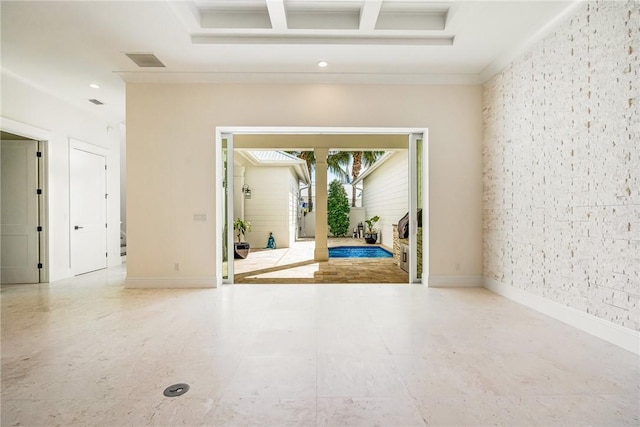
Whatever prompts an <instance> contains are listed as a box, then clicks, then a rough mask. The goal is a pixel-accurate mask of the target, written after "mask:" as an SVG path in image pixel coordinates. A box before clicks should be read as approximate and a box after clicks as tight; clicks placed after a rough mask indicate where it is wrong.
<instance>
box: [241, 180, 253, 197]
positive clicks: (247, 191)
mask: <svg viewBox="0 0 640 427" xmlns="http://www.w3.org/2000/svg"><path fill="white" fill-rule="evenodd" d="M242 192H243V193H244V198H245V199H250V198H251V189H250V188H249V186H248V185H247V184H245V185H243V186H242Z"/></svg>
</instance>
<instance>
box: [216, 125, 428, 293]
mask: <svg viewBox="0 0 640 427" xmlns="http://www.w3.org/2000/svg"><path fill="white" fill-rule="evenodd" d="M215 133H216V162H217V167H216V188H217V189H218V191H216V206H217V208H216V227H217V228H218V229H219V230H222V229H223V228H224V224H223V221H224V214H223V212H222V208H221V207H222V206H226V208H227V212H226V214H227V218H233V202H231V203H226V204H223V199H222V198H223V197H225V190H224V186H225V185H226V194H227V195H230V197H233V135H240V134H242V135H268V134H278V135H282V134H285V135H286V134H289V135H322V134H340V135H407V138H408V146H409V221H410V224H411V225H412V226H411V227H410V230H411V237H413V238H410V239H409V284H421V283H424V284H428V282H429V281H428V279H429V235H430V233H429V202H428V201H429V190H428V189H429V132H428V129H427V128H426V127H425V128H359V127H247V126H239V127H232V126H220V127H216V130H215ZM223 139H225V140H226V145H225V147H226V149H227V152H226V153H227V158H226V165H227V167H226V171H225V170H224V167H223V165H224V160H225V159H223V156H222V150H223V143H222V141H223ZM418 141H422V163H421V165H422V171H421V172H422V173H421V177H422V191H423V196H422V205H423V206H422V212H423V218H422V224H423V233H422V239H423V241H422V248H423V251H422V266H423V267H422V278H418V266H417V264H418V263H417V241H416V240H417V227H418V220H417V206H418V197H417V189H418V188H419V187H418V185H417V184H418V176H419V174H418V170H417V164H416V162H417V158H416V156H417V152H418V149H417V144H418ZM224 172H226V174H225V173H224ZM225 180H226V183H225ZM227 201H228V200H227ZM226 229H227V248H226V249H227V261H228V268H227V279H223V273H222V250H223V245H222V232H221V233H216V235H217V238H216V278H217V282H216V283H218V284H233V255H234V254H233V244H232V242H233V227H227V228H226ZM425 229H426V232H425V231H424V230H425Z"/></svg>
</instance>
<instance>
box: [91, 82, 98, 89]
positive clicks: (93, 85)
mask: <svg viewBox="0 0 640 427" xmlns="http://www.w3.org/2000/svg"><path fill="white" fill-rule="evenodd" d="M89 87H90V88H93V89H100V86H98V85H97V84H95V83H91V84H90V85H89Z"/></svg>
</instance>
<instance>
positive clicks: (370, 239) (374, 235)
mask: <svg viewBox="0 0 640 427" xmlns="http://www.w3.org/2000/svg"><path fill="white" fill-rule="evenodd" d="M378 221H380V217H379V216H378V215H376V216H373V217H371V218H369V219H365V220H364V222H366V223H367V231H366V233H364V240H365V241H366V242H367V243H376V242H377V241H378V230H376V229H375V228H373V226H374V225H376V222H378Z"/></svg>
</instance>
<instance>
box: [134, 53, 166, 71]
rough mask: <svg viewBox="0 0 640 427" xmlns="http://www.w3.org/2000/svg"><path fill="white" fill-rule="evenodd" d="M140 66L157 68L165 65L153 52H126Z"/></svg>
mask: <svg viewBox="0 0 640 427" xmlns="http://www.w3.org/2000/svg"><path fill="white" fill-rule="evenodd" d="M125 55H127V56H128V57H129V59H131V60H132V61H133V62H135V63H136V65H137V66H138V67H142V68H154V67H155V68H157V67H164V66H165V65H164V64H163V63H162V62H160V60H159V59H158V58H157V57H156V56H155V55H154V54H153V53H125Z"/></svg>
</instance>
